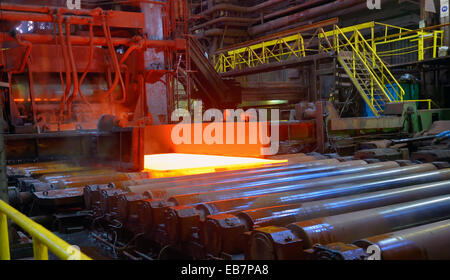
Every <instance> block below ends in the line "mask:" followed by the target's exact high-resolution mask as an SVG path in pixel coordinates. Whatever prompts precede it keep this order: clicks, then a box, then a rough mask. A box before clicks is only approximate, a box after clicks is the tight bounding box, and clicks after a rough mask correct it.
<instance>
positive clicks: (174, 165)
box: [144, 153, 287, 174]
mask: <svg viewBox="0 0 450 280" xmlns="http://www.w3.org/2000/svg"><path fill="white" fill-rule="evenodd" d="M286 162H287V160H267V159H260V158H247V157H227V156H211V155H194V154H176V153H173V154H155V155H146V156H145V157H144V166H145V169H146V170H149V171H163V172H165V171H167V172H170V171H183V173H185V174H186V173H190V174H193V173H206V172H215V171H218V170H223V169H226V170H231V169H242V168H250V167H258V166H262V165H267V164H282V163H286Z"/></svg>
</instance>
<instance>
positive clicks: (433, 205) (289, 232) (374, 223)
mask: <svg viewBox="0 0 450 280" xmlns="http://www.w3.org/2000/svg"><path fill="white" fill-rule="evenodd" d="M448 218H450V195H443V196H438V197H432V198H427V199H422V200H416V201H413V202H406V203H400V204H394V205H390V206H385V207H379V208H374V209H368V210H362V211H357V212H350V213H346V214H340V215H336V216H331V217H324V218H317V219H312V220H307V221H302V222H298V223H292V224H289V225H288V226H287V227H286V228H278V227H265V228H259V229H257V230H255V231H253V232H252V234H251V236H250V243H249V246H250V247H249V250H248V251H247V252H246V253H247V254H248V255H247V256H246V258H249V259H259V260H261V259H274V258H275V259H286V258H300V259H301V258H303V257H304V255H303V253H302V251H303V250H304V249H308V248H311V247H312V245H313V244H317V243H319V244H329V243H333V242H344V243H350V242H353V241H354V240H358V239H361V238H364V237H365V236H373V235H378V234H382V233H388V232H392V231H397V230H402V229H406V228H410V227H414V226H419V225H423V224H427V223H433V222H438V221H441V220H444V219H448ZM281 236H282V237H283V240H284V241H286V242H288V243H289V244H286V246H283V247H281V246H279V245H281V243H280V242H282V241H281V240H280V239H279V237H281ZM274 238H275V239H274ZM299 248H302V249H300V250H298V249H299Z"/></svg>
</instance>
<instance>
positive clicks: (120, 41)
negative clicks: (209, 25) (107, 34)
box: [0, 32, 181, 48]
mask: <svg viewBox="0 0 450 280" xmlns="http://www.w3.org/2000/svg"><path fill="white" fill-rule="evenodd" d="M20 37H21V38H22V39H23V40H25V41H28V42H30V43H37V44H54V43H55V37H54V36H53V35H50V34H21V35H20ZM0 38H1V40H0V42H4V41H14V40H15V39H14V38H13V37H11V35H9V34H8V33H5V32H3V33H0ZM70 40H71V42H72V44H73V45H89V44H90V41H91V39H90V38H89V36H78V35H74V36H71V38H70ZM58 41H59V42H61V39H59V40H58ZM92 41H93V43H94V45H96V46H107V40H106V38H104V37H93V39H92ZM133 41H134V39H133V38H118V37H115V38H112V44H113V45H114V46H119V45H125V46H128V45H129V44H131V43H133ZM179 45H181V44H179ZM176 46H177V42H176V40H145V47H147V48H175V47H176Z"/></svg>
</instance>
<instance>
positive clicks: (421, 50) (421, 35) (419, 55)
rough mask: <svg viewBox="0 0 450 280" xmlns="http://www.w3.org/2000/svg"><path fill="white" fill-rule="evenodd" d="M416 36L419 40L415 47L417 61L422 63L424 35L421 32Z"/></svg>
mask: <svg viewBox="0 0 450 280" xmlns="http://www.w3.org/2000/svg"><path fill="white" fill-rule="evenodd" d="M418 34H419V40H418V42H417V45H418V48H419V49H418V52H419V53H418V60H419V61H422V60H423V59H424V49H423V39H424V38H423V35H424V33H423V32H418Z"/></svg>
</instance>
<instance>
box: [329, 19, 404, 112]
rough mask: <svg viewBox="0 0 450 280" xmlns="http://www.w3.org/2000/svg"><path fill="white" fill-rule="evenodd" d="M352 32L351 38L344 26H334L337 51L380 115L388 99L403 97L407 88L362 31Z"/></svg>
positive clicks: (374, 110) (349, 72)
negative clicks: (342, 27) (343, 28)
mask: <svg viewBox="0 0 450 280" xmlns="http://www.w3.org/2000/svg"><path fill="white" fill-rule="evenodd" d="M347 33H349V32H347ZM351 34H352V36H351V37H350V38H349V37H348V36H347V35H346V34H345V32H344V31H343V30H342V29H340V28H339V27H338V26H335V27H334V31H333V41H334V51H336V52H337V53H338V54H339V55H340V56H342V55H343V56H344V59H341V60H340V63H341V64H342V65H343V66H344V68H346V69H345V70H346V72H347V74H349V75H350V76H351V79H352V81H353V83H354V84H355V85H356V86H357V88H358V91H359V92H360V94H361V96H362V97H363V99H364V100H365V101H366V103H367V104H368V105H369V107H370V108H371V110H372V112H373V113H374V115H376V116H378V115H379V114H380V112H382V111H383V110H384V105H385V104H386V103H388V102H396V101H399V102H401V101H403V96H404V95H405V92H404V90H403V88H402V87H401V86H400V84H399V83H398V81H397V80H396V79H395V77H394V76H393V75H392V73H391V72H390V71H389V69H388V67H387V66H386V65H385V63H384V62H383V60H381V58H380V57H379V56H378V55H377V54H376V53H375V51H374V50H373V48H372V47H371V45H370V44H369V42H368V41H367V40H366V39H365V38H364V36H363V35H362V34H361V32H360V31H359V30H358V29H355V30H353V31H352V32H351ZM364 74H365V75H366V76H364ZM367 76H368V77H367ZM368 78H369V79H370V85H369V84H368V81H367V79H368ZM358 86H359V87H358ZM388 86H390V88H391V90H390V89H388Z"/></svg>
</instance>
